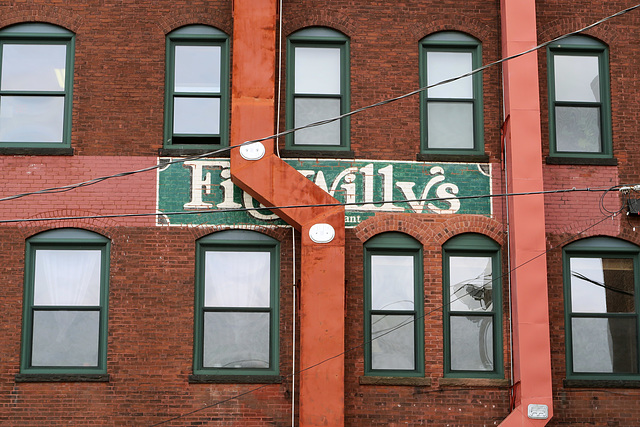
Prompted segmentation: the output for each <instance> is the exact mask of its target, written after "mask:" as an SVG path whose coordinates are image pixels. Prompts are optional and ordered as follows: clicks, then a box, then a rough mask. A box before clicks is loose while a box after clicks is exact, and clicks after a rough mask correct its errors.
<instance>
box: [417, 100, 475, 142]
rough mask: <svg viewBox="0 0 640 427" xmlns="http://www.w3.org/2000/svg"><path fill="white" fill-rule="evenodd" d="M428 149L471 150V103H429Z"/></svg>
mask: <svg viewBox="0 0 640 427" xmlns="http://www.w3.org/2000/svg"><path fill="white" fill-rule="evenodd" d="M427 115H428V119H429V121H428V124H427V126H428V135H427V137H428V144H429V148H468V149H472V148H473V103H471V102H429V104H428V106H427Z"/></svg>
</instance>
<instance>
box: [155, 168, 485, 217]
mask: <svg viewBox="0 0 640 427" xmlns="http://www.w3.org/2000/svg"><path fill="white" fill-rule="evenodd" d="M171 160H173V159H160V164H161V165H162V164H165V166H161V167H160V168H159V169H158V212H160V213H167V215H162V216H159V221H158V225H167V224H169V225H197V224H229V225H231V224H259V225H268V224H271V225H284V224H285V223H284V222H283V221H281V220H280V219H278V217H277V216H276V215H274V214H273V213H271V212H270V211H269V210H267V209H260V207H261V205H259V203H258V202H256V201H255V200H253V198H251V196H249V195H248V194H246V193H245V192H244V191H242V190H240V188H238V187H236V186H235V185H233V183H232V182H231V173H230V170H229V167H230V163H229V160H228V159H200V160H188V161H184V162H177V163H171V164H167V163H168V162H169V161H171ZM285 161H286V162H287V163H288V164H289V165H291V166H293V167H294V168H295V169H296V170H298V171H299V172H300V173H301V174H302V175H304V176H305V177H307V178H308V179H310V180H311V181H313V182H314V183H315V184H316V185H318V186H319V187H320V188H322V189H323V190H324V191H326V192H327V193H329V194H330V195H331V196H333V197H335V198H336V199H337V200H338V201H339V202H341V203H346V206H345V211H346V216H345V221H346V225H347V226H355V225H357V224H358V223H360V222H361V221H363V220H365V219H366V218H368V217H370V216H372V215H375V213H376V212H409V213H417V214H421V213H430V214H462V213H465V214H480V215H490V214H491V201H490V199H489V198H479V199H464V198H463V199H460V197H466V196H473V195H486V194H490V192H491V175H490V165H488V164H477V163H443V164H437V163H425V162H395V161H379V160H324V159H286V160H285ZM425 199H427V200H425ZM404 200H406V201H404ZM304 203H305V201H304V200H300V204H304ZM168 213H171V214H168Z"/></svg>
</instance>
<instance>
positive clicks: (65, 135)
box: [0, 23, 75, 148]
mask: <svg viewBox="0 0 640 427" xmlns="http://www.w3.org/2000/svg"><path fill="white" fill-rule="evenodd" d="M74 51H75V36H74V34H73V33H72V32H70V31H68V30H65V29H64V28H62V27H58V26H56V25H52V24H45V23H23V24H16V25H12V26H10V27H6V28H3V29H2V30H0V148H6V147H11V148H69V147H71V107H72V100H73V96H72V92H73V61H74Z"/></svg>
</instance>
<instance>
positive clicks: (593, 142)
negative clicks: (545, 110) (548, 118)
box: [556, 107, 602, 153]
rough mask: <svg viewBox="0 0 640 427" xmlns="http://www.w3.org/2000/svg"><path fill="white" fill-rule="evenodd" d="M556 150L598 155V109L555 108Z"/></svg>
mask: <svg viewBox="0 0 640 427" xmlns="http://www.w3.org/2000/svg"><path fill="white" fill-rule="evenodd" d="M556 144H557V147H556V149H557V150H558V151H577V152H587V153H598V152H600V151H601V150H602V148H601V147H602V144H601V142H600V107H556Z"/></svg>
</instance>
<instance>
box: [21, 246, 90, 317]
mask: <svg viewBox="0 0 640 427" xmlns="http://www.w3.org/2000/svg"><path fill="white" fill-rule="evenodd" d="M101 259H102V252H101V251H99V250H45V249H38V250H37V251H36V260H35V281H34V291H33V304H34V305H36V306H38V305H64V306H69V305H72V306H78V305H85V306H97V305H100V267H101Z"/></svg>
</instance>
